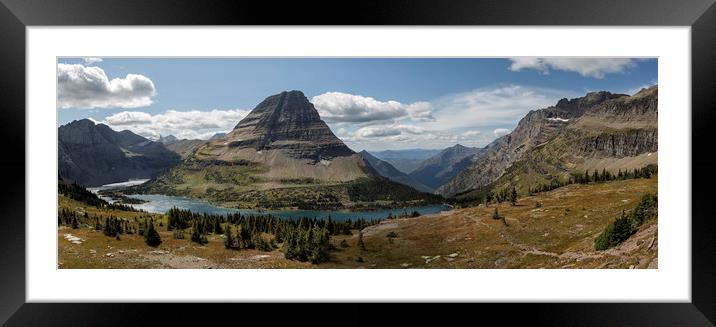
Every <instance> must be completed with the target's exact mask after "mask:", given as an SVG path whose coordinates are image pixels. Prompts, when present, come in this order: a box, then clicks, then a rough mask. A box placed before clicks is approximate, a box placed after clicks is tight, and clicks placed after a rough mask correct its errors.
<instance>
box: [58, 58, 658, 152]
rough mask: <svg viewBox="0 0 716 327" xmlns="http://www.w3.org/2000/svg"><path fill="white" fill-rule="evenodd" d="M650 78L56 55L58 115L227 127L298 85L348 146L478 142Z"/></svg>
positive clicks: (488, 63) (651, 64)
mask: <svg viewBox="0 0 716 327" xmlns="http://www.w3.org/2000/svg"><path fill="white" fill-rule="evenodd" d="M656 83H657V60H656V59H627V58H599V59H595V58H513V59H486V58H445V59H435V58H411V59H407V58H295V59H284V58H273V59H272V58H261V59H245V58H226V59H217V58H211V59H209V58H206V59H197V58H191V59H189V58H174V59H164V58H141V59H140V58H136V59H126V58H121V59H120V58H101V59H100V58H75V59H72V58H67V59H60V60H59V66H58V109H57V110H58V118H59V121H58V123H59V124H60V125H62V124H66V123H68V122H71V121H72V120H76V119H82V118H92V119H93V120H95V121H97V122H102V123H106V124H108V125H109V126H110V127H112V128H114V129H118V130H121V129H130V130H132V131H134V132H137V133H138V134H141V135H144V136H147V137H150V138H156V137H157V136H158V135H160V134H161V135H167V134H174V135H176V136H179V137H186V138H206V137H208V136H210V135H211V134H213V133H215V132H219V131H223V132H225V131H228V130H230V129H231V128H232V127H233V126H235V125H236V123H238V120H240V119H241V118H242V117H243V116H244V115H245V114H246V113H247V112H248V111H250V110H251V109H252V108H254V107H255V106H256V104H258V103H259V102H260V101H261V100H263V99H264V98H265V97H267V96H269V95H272V94H276V93H279V92H281V91H284V90H301V91H303V92H304V94H305V95H306V97H307V98H308V99H309V100H311V101H312V102H314V104H315V105H316V107H317V109H318V110H319V113H321V116H322V117H323V118H324V120H326V121H327V122H328V124H329V125H330V126H331V128H332V129H333V131H334V133H336V134H337V135H338V136H339V137H341V138H342V139H343V140H344V141H345V142H346V143H347V144H348V145H349V146H351V147H352V148H353V149H354V150H356V151H360V150H363V149H368V150H381V149H386V148H394V149H397V148H416V147H422V148H443V147H445V146H450V145H454V143H461V144H464V145H469V146H482V145H485V144H487V143H489V142H490V141H491V140H493V139H494V138H495V137H496V136H499V135H501V134H503V133H505V132H506V131H509V130H511V129H512V128H514V127H515V125H516V124H517V122H518V121H519V119H520V118H521V117H522V116H524V114H525V113H526V112H528V111H529V110H533V109H539V108H543V107H546V106H549V105H551V104H554V103H555V102H556V101H557V100H559V99H560V98H564V97H566V98H573V97H578V96H583V95H584V94H585V93H587V92H591V91H599V90H606V91H611V92H617V93H628V94H630V93H633V92H635V91H637V90H638V89H640V88H641V87H645V86H649V85H653V84H656Z"/></svg>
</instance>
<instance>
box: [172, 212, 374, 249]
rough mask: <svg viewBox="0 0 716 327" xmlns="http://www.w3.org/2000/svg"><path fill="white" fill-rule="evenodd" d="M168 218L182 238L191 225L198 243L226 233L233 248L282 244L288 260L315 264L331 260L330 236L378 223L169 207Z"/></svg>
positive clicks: (269, 247) (192, 233)
mask: <svg viewBox="0 0 716 327" xmlns="http://www.w3.org/2000/svg"><path fill="white" fill-rule="evenodd" d="M167 220H168V223H167V230H174V231H175V235H181V236H180V237H179V238H183V230H184V229H187V228H191V241H193V242H196V243H198V244H206V243H208V239H207V235H208V234H216V235H221V234H223V235H224V246H225V247H226V248H227V249H232V250H241V249H258V250H260V251H272V250H273V249H275V248H278V244H279V243H282V244H283V245H282V251H283V253H284V256H285V257H286V258H287V259H291V260H298V261H310V262H312V263H319V262H323V261H325V260H327V259H328V252H329V250H330V249H331V246H330V242H329V239H330V236H331V235H351V230H354V229H358V230H361V229H363V228H365V227H367V226H370V225H374V224H377V223H378V222H379V220H377V219H373V220H366V219H363V218H359V219H356V220H352V219H347V220H345V221H337V220H334V219H332V218H331V217H330V216H329V217H328V218H327V219H318V218H315V217H313V218H309V217H301V218H296V219H282V218H279V217H276V216H273V215H270V214H267V215H254V214H248V215H247V214H241V213H232V214H228V215H225V216H224V215H211V214H207V213H201V214H200V213H195V212H192V211H190V210H184V209H179V208H172V209H170V210H169V211H168V212H167Z"/></svg>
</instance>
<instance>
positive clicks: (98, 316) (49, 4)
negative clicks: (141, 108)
mask: <svg viewBox="0 0 716 327" xmlns="http://www.w3.org/2000/svg"><path fill="white" fill-rule="evenodd" d="M317 24H320V25H561V26H578V25H609V26H625V25H626V26H657V25H658V26H663V25H667V26H690V27H691V64H692V82H691V83H692V84H691V87H692V109H691V113H690V114H691V119H692V155H691V156H692V157H691V163H692V176H694V177H696V178H692V181H691V185H692V190H691V192H692V194H691V199H692V200H691V201H692V203H690V204H687V203H685V204H684V206H685V208H688V206H690V208H691V214H692V217H691V226H692V260H691V262H692V276H691V286H692V289H691V302H690V303H641V304H639V303H629V304H625V303H610V304H598V303H574V304H567V303H561V304H485V305H480V306H476V307H474V308H470V309H469V310H468V313H469V314H470V315H471V316H478V315H483V314H485V315H491V316H493V315H494V314H495V312H498V311H503V313H502V314H500V316H499V319H500V321H501V323H500V324H504V323H510V322H515V321H528V322H530V323H531V324H534V325H555V324H566V325H570V326H577V325H579V326H613V325H619V326H626V325H629V326H631V325H645V326H702V325H704V326H713V323H712V322H716V283H715V281H716V278H715V276H716V268H715V267H714V262H715V260H714V259H716V237H714V236H713V235H714V234H716V223H715V222H714V219H713V217H712V216H713V215H712V214H711V213H710V212H712V210H711V209H710V205H709V200H710V199H709V198H710V196H711V194H712V193H713V192H710V190H711V189H713V185H715V184H714V183H716V178H715V177H714V176H715V174H713V173H710V168H711V167H714V165H715V164H716V159H712V158H711V156H710V155H709V154H708V153H709V152H710V151H708V150H709V149H710V147H709V145H710V144H711V142H712V139H713V138H712V137H710V134H709V133H708V130H709V129H710V128H711V127H712V126H713V123H714V116H716V114H715V113H716V92H715V91H716V5H714V0H698V1H666V0H630V1H624V0H622V1H617V0H609V1H601V2H597V1H588V0H542V1H530V0H512V1H504V0H503V1H468V0H459V1H450V2H447V1H442V2H438V1H427V0H419V1H409V0H383V1H375V2H367V1H366V2H362V1H353V2H347V3H342V4H339V3H336V2H328V1H314V2H310V3H309V2H281V3H278V2H268V1H263V2H262V1H245V0H240V1H225V2H211V3H205V2H202V1H183V0H179V1H158V0H151V1H150V0H145V1H119V0H111V1H93V0H71V1H70V0H58V1H47V0H46V1H41V0H0V44H2V47H1V49H2V50H1V51H0V58H1V59H0V108H1V110H2V113H0V117H2V125H0V134H1V135H2V137H1V138H0V140H2V145H3V150H4V151H3V153H4V154H2V155H0V166H1V167H2V171H3V172H5V173H4V174H3V180H4V183H3V185H4V187H3V196H2V197H1V198H0V201H1V203H2V205H1V207H0V244H2V246H0V323H5V324H6V325H8V326H34V325H42V326H50V325H53V326H54V325H71V324H77V323H78V322H81V323H79V324H80V325H127V324H129V323H133V324H135V325H136V324H137V322H139V324H140V325H144V324H147V320H146V318H147V317H150V316H161V317H162V319H163V320H164V322H163V324H173V323H180V324H181V325H185V324H189V323H191V322H192V321H199V320H197V319H199V318H200V319H201V321H204V322H205V323H206V322H207V321H209V320H211V319H215V318H222V316H223V314H222V313H224V312H226V310H229V312H232V311H231V310H234V309H233V308H228V309H227V308H226V307H225V305H222V306H218V305H215V304H212V305H209V306H206V305H205V306H193V307H191V308H188V307H180V308H172V309H169V310H171V311H175V312H185V311H188V310H198V311H196V312H202V314H200V315H197V316H198V317H196V316H194V315H192V316H193V317H186V316H185V315H173V314H169V313H167V312H163V311H164V310H167V309H161V310H156V309H155V308H156V307H154V306H147V305H141V304H39V303H25V299H26V298H25V289H26V286H25V269H26V268H25V267H26V266H25V235H26V233H27V232H28V231H26V230H25V205H26V196H31V195H30V194H26V193H25V191H26V189H25V178H26V177H25V176H26V175H28V174H32V172H31V171H27V170H26V162H25V133H26V129H25V124H26V120H25V69H26V66H25V64H26V63H25V55H26V47H25V42H26V40H25V37H26V33H25V28H26V27H27V26H68V25H81V26H86V25H121V26H124V25H317ZM605 46H608V43H605ZM684 109H686V108H684ZM684 114H689V113H688V112H687V111H686V110H685V111H684ZM696 150H698V151H696ZM21 171H22V172H24V174H21V173H20V172H21ZM685 211H687V210H686V209H685ZM661 219H688V217H664V218H661ZM48 220H49V218H48ZM654 287H658V285H654ZM182 306H188V305H182ZM240 307H241V309H240V311H244V310H246V311H245V312H253V311H255V310H257V309H256V308H254V307H252V306H251V305H248V304H242V305H240ZM451 308H454V307H451ZM282 310H287V311H283V313H282V314H280V315H274V316H273V317H272V321H273V322H277V321H278V320H284V319H286V320H287V321H290V319H300V317H301V315H300V314H299V313H300V312H302V311H301V310H305V309H304V307H303V306H291V307H286V309H282ZM331 310H333V311H340V312H341V313H344V314H347V316H346V317H348V318H350V317H356V319H347V318H343V319H345V320H343V321H345V322H348V321H351V322H359V323H360V322H365V323H369V322H370V321H371V319H370V317H366V316H365V315H362V314H361V313H362V312H369V311H370V310H377V309H373V308H372V307H371V305H370V304H355V305H352V306H351V307H348V308H346V307H341V308H339V309H338V308H337V309H331V308H328V309H322V311H323V312H329V311H331ZM391 310H395V308H393V309H391ZM431 310H433V309H431ZM437 310H440V309H437ZM420 311H421V309H415V308H411V309H408V310H406V311H405V316H403V317H401V318H396V317H395V316H400V314H395V313H396V312H395V311H394V312H393V314H391V316H392V317H393V318H386V319H387V320H385V321H383V322H384V323H385V322H391V321H394V320H393V319H398V320H395V321H400V322H406V321H408V320H409V319H408V318H409V317H410V312H413V313H414V312H420ZM206 312H216V316H213V314H209V315H211V316H209V317H207V313H206ZM397 312H403V311H401V310H398V311H397ZM504 312H507V313H504ZM512 312H520V314H511V313H512ZM441 317H442V323H450V321H452V320H454V319H458V317H461V316H460V314H459V313H458V312H454V313H453V314H452V315H450V316H448V317H445V316H441ZM413 318H416V317H413ZM417 318H420V319H419V321H422V322H427V321H428V320H431V319H429V318H430V317H427V318H425V317H424V316H419V317H417ZM276 319H278V320H276ZM404 319H408V320H404ZM426 319H427V320H426ZM149 321H150V320H149ZM142 322H145V323H142Z"/></svg>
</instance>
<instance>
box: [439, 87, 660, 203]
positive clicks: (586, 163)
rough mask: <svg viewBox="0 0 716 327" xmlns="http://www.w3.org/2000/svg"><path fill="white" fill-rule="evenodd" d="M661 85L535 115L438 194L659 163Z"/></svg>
mask: <svg viewBox="0 0 716 327" xmlns="http://www.w3.org/2000/svg"><path fill="white" fill-rule="evenodd" d="M657 125H658V87H657V86H653V87H650V88H646V89H642V90H641V91H640V92H638V93H636V94H634V95H633V96H628V95H625V94H612V93H609V92H592V93H588V94H587V95H586V96H584V97H581V98H575V99H571V100H568V99H562V100H560V101H559V102H558V103H557V104H556V105H554V106H552V107H548V108H544V109H540V110H533V111H530V112H529V113H528V114H527V115H526V116H525V117H524V118H522V120H520V122H519V123H518V125H517V127H516V128H515V129H514V130H513V131H512V132H511V133H510V134H508V135H505V136H502V137H500V138H498V139H497V140H495V141H493V142H492V143H491V144H489V145H488V146H487V147H486V148H485V149H484V150H483V153H481V154H480V155H479V156H476V157H475V158H473V161H474V162H473V163H471V164H470V165H469V166H467V167H466V168H465V169H464V170H462V171H461V172H460V173H459V174H458V175H457V176H455V177H454V178H453V179H452V180H450V181H449V182H447V183H446V184H444V185H442V186H441V187H440V188H439V189H438V192H439V193H440V194H442V195H444V196H453V195H455V194H459V193H465V192H468V191H474V190H481V189H495V188H497V189H499V188H501V187H505V186H507V185H511V186H516V187H517V189H518V190H519V191H520V192H522V193H526V192H527V191H528V189H529V187H533V186H538V185H540V184H548V183H550V182H551V181H552V180H553V179H562V180H564V179H567V178H569V176H570V174H571V173H573V172H582V171H585V170H587V169H589V170H592V171H594V170H600V171H601V170H602V169H605V170H610V171H612V172H617V171H618V170H619V169H633V168H641V167H643V166H645V165H647V164H656V163H657V162H658V156H657V151H658V137H657V136H658V133H657Z"/></svg>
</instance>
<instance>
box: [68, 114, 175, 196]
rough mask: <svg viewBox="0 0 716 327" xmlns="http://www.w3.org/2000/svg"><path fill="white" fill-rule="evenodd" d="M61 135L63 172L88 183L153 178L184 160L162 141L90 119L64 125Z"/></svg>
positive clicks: (87, 184) (78, 181)
mask: <svg viewBox="0 0 716 327" xmlns="http://www.w3.org/2000/svg"><path fill="white" fill-rule="evenodd" d="M58 138H59V141H58V151H59V157H58V160H59V162H58V165H59V166H58V167H59V176H60V177H61V178H62V179H64V180H68V181H76V182H77V183H80V184H82V185H85V186H98V185H103V184H108V183H115V182H122V181H126V180H129V179H140V178H152V177H155V176H157V175H158V174H160V173H161V172H163V171H165V170H167V169H169V168H171V167H173V166H175V165H177V164H178V163H179V162H180V161H181V160H180V157H179V155H177V154H176V153H173V152H171V151H169V150H167V149H166V148H165V147H164V145H162V144H161V143H159V142H153V141H150V140H148V139H146V138H144V137H141V136H139V135H137V134H134V133H132V132H130V131H126V130H125V131H121V132H116V131H114V130H112V129H111V128H109V127H108V126H107V125H103V124H95V123H94V122H92V121H91V120H88V119H82V120H79V121H73V122H71V123H69V124H67V125H64V126H60V128H59V129H58Z"/></svg>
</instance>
